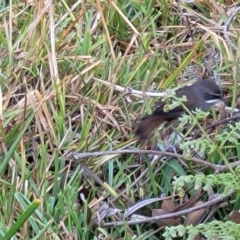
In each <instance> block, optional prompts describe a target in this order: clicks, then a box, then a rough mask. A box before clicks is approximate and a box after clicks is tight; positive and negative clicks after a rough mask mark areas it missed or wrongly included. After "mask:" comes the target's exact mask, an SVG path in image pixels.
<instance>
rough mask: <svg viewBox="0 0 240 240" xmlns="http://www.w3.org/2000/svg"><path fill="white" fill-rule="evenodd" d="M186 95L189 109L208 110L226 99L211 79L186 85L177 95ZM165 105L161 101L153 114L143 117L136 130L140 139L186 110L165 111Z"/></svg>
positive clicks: (185, 103) (177, 108)
mask: <svg viewBox="0 0 240 240" xmlns="http://www.w3.org/2000/svg"><path fill="white" fill-rule="evenodd" d="M184 95H185V96H186V98H187V101H186V102H184V105H185V106H186V107H187V108H188V109H189V110H195V109H196V108H198V109H201V110H202V111H205V112H206V111H208V110H209V109H210V107H211V106H212V105H213V104H214V103H215V102H217V101H218V100H224V99H223V97H222V94H221V90H220V88H219V86H218V85H217V84H216V82H215V81H213V80H209V79H202V80H198V81H196V82H195V83H193V84H192V85H189V86H188V85H187V86H184V87H182V88H179V89H178V90H177V91H176V97H179V98H180V97H182V96H184ZM164 105H165V103H163V102H162V101H160V103H159V106H157V108H156V109H155V110H154V111H153V113H152V114H150V115H148V116H145V117H143V118H142V119H141V121H140V123H139V125H138V126H137V129H136V131H135V134H136V135H137V136H138V138H139V140H140V141H145V140H147V139H148V138H149V136H150V134H151V133H152V131H153V130H154V129H155V128H156V127H158V126H159V125H160V124H161V123H163V122H165V121H167V122H169V121H172V120H175V119H177V118H178V117H180V116H181V115H182V114H183V113H184V112H185V111H184V109H183V107H182V106H178V107H176V108H174V109H172V110H170V111H168V112H164V111H163V109H164Z"/></svg>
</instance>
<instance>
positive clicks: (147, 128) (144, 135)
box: [135, 115, 165, 141]
mask: <svg viewBox="0 0 240 240" xmlns="http://www.w3.org/2000/svg"><path fill="white" fill-rule="evenodd" d="M164 121H165V120H164V119H163V118H161V117H159V116H154V115H149V116H146V117H143V118H142V119H141V122H140V123H139V125H138V126H137V129H136V130H135V134H136V135H137V136H138V138H139V140H140V141H145V140H147V139H148V137H149V136H150V134H151V133H152V131H153V130H154V129H155V128H156V127H158V126H159V125H160V124H161V123H163V122H164Z"/></svg>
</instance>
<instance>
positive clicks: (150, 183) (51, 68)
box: [0, 0, 240, 240]
mask: <svg viewBox="0 0 240 240" xmlns="http://www.w3.org/2000/svg"><path fill="white" fill-rule="evenodd" d="M220 2H221V5H220ZM179 4H180V5H178V4H177V3H176V2H174V1H165V0H157V1H149V0H148V1H143V0H140V1H137V0H132V1H122V0H116V1H99V0H96V1H65V0H61V1H55V2H54V4H52V2H51V1H49V2H47V1H38V2H37V1H27V2H21V1H20V2H19V1H15V0H11V1H9V2H8V1H2V2H1V5H0V22H1V26H2V27H1V28H0V79H1V83H0V100H1V101H0V119H1V120H0V143H1V147H0V153H1V154H0V158H1V161H0V187H1V194H0V206H1V208H0V209H1V211H0V224H1V225H0V236H1V238H3V237H4V236H5V238H4V239H13V240H15V239H164V238H163V237H162V233H163V232H164V230H162V229H158V228H157V226H156V225H155V224H153V223H151V222H148V223H145V224H135V225H131V226H128V225H127V224H126V223H125V224H123V225H121V226H119V227H110V228H105V227H103V226H98V227H96V226H94V224H95V222H94V219H95V220H96V218H94V216H95V215H96V212H97V209H98V208H99V206H101V204H102V203H103V202H105V203H106V204H107V206H108V207H110V208H112V209H115V210H116V209H120V210H122V211H124V210H125V209H126V208H127V207H128V206H131V205H133V204H134V203H136V202H138V201H139V200H141V199H147V198H154V197H157V196H160V194H161V193H164V194H165V195H166V196H175V195H174V194H175V191H174V189H173V186H172V181H173V178H174V177H180V176H185V175H188V174H193V175H195V174H196V173H198V172H203V173H204V174H206V175H207V174H209V173H212V172H213V171H212V169H211V168H208V167H206V166H205V165H201V164H200V165H199V164H196V163H194V162H191V161H183V160H181V159H179V158H176V157H174V156H171V157H170V156H168V157H167V156H165V157H163V156H158V157H156V156H155V157H154V156H151V155H150V156H149V155H146V154H120V155H119V154H118V152H117V151H119V150H122V149H126V148H127V149H129V148H130V149H144V148H145V149H149V150H155V149H163V150H165V147H166V145H168V143H169V142H168V140H167V139H168V136H169V134H168V133H166V134H165V135H161V138H160V137H159V134H157V133H156V134H154V135H153V137H152V138H151V139H149V141H148V142H147V143H145V145H144V146H141V145H140V144H139V143H137V142H136V141H135V139H134V134H133V129H134V127H135V126H136V124H137V119H139V118H140V117H141V116H143V115H144V114H146V113H150V112H151V109H152V106H153V105H154V103H155V102H156V99H155V98H146V97H145V96H144V94H143V95H142V96H140V97H135V96H133V95H131V93H129V92H128V89H127V87H128V88H132V89H135V90H140V91H141V90H142V91H161V90H162V89H165V88H169V87H173V86H175V85H178V84H179V85H181V84H182V83H183V80H184V79H189V77H187V76H188V75H189V74H190V75H191V78H190V79H193V78H196V77H198V78H202V77H206V73H208V72H210V73H211V74H212V75H213V74H215V75H216V76H217V78H219V79H221V85H222V88H223V90H224V94H225V97H226V99H227V100H228V101H229V102H230V103H229V106H231V107H235V106H236V104H237V97H238V89H237V85H238V79H239V50H237V51H235V50H234V49H233V48H232V46H231V45H229V44H228V43H227V41H226V39H225V38H224V35H223V34H222V32H221V31H222V30H221V26H222V25H221V24H222V23H223V22H224V21H225V19H226V17H227V14H226V12H225V8H224V7H225V6H227V4H228V3H227V1H225V2H224V3H223V1H218V2H217V1H211V2H209V1H197V2H196V3H195V4H194V5H191V4H190V5H185V4H183V3H180V2H179ZM229 8H230V6H229ZM184 16H188V18H187V19H186V17H184ZM187 23H188V24H189V26H190V28H191V34H190V33H189V30H190V29H189V27H188V24H187ZM238 23H239V15H237V16H236V17H235V19H234V20H233V24H232V25H231V27H230V29H229V31H228V34H229V36H230V38H231V40H232V41H233V42H234V44H235V45H236V46H239V40H238V39H239V38H238V35H239V31H238V28H236V27H235V26H237V24H238ZM238 49H239V48H238ZM209 56H210V57H209ZM208 57H209V58H210V59H209V58H208ZM207 59H208V61H207ZM191 67H193V69H194V73H193V74H192V72H191ZM204 72H205V73H204ZM121 87H122V88H121ZM218 117H219V115H217V116H216V117H215V118H216V119H215V120H217V118H218ZM225 127H226V126H225ZM219 131H220V132H221V130H219ZM232 131H233V132H237V131H239V129H233V130H232ZM203 135H204V134H203ZM215 135H217V132H214V133H212V135H211V139H212V140H213V142H214V140H215V138H214V137H215ZM188 137H189V136H184V141H186V142H187V141H188V139H189V138H188ZM228 139H231V136H230V134H229V136H228ZM214 143H215V144H216V146H218V142H214ZM221 144H222V145H221ZM219 146H222V147H221V149H218V150H217V151H214V152H213V153H209V152H207V148H206V149H201V150H204V151H205V153H206V155H207V159H208V160H209V161H210V162H211V163H215V164H217V163H218V161H219V160H220V159H223V158H224V159H227V160H229V161H231V162H234V161H236V160H237V159H239V153H240V149H239V146H238V142H237V140H236V139H234V140H232V141H230V140H229V141H225V142H220V143H219ZM103 151H115V152H113V153H112V154H110V155H104V156H97V157H94V156H93V157H89V158H82V159H80V160H74V159H73V153H74V152H80V153H82V152H103ZM176 151H177V152H178V153H179V154H181V153H182V152H181V150H180V149H179V148H178V147H177V148H176ZM219 152H220V155H219ZM219 156H223V157H221V158H220V157H219ZM153 157H154V160H153V159H152V158H153ZM220 163H221V164H223V163H222V162H220ZM220 163H219V164H220ZM83 169H85V170H83ZM228 171H230V169H229V170H228ZM82 188H83V189H87V190H86V191H87V193H88V196H89V197H88V201H83V203H82V204H79V202H78V198H79V191H80V190H81V189H82ZM220 190H221V187H219V188H218V187H216V188H214V191H216V192H218V191H220ZM190 193H191V194H190V195H189V197H190V196H191V195H193V194H194V193H193V192H191V191H190ZM203 198H204V199H205V200H206V199H207V194H206V193H205V195H204V197H203ZM174 199H175V198H174ZM236 199H237V200H236ZM238 199H239V195H238V194H237V193H234V194H233V195H232V196H231V197H229V199H227V200H225V202H224V203H223V204H226V205H225V207H222V208H221V209H220V210H219V213H218V214H217V213H216V214H215V215H214V214H213V215H212V217H213V218H215V219H219V220H221V221H225V219H226V217H227V216H228V214H229V212H230V211H231V210H232V209H237V208H238V205H239V200H238ZM175 201H178V200H177V198H176V199H175ZM36 202H37V203H38V204H39V206H37V205H34V204H36ZM31 204H33V205H34V207H36V208H37V209H36V210H35V208H34V209H33V208H31V207H32V206H33V205H31ZM160 204H161V202H156V203H154V204H152V205H148V206H144V207H143V208H142V211H140V214H142V215H144V216H151V210H152V208H160ZM29 208H30V209H31V210H32V212H33V211H34V210H35V211H34V213H32V212H29ZM103 213H106V212H105V211H103ZM94 214H95V215H94ZM98 214H99V212H98ZM121 214H122V213H118V214H115V215H114V216H112V217H111V218H104V216H103V217H102V219H103V220H102V219H101V220H102V221H101V222H107V221H114V220H115V221H119V220H122V219H123V217H122V215H121ZM91 215H92V218H91ZM22 216H27V217H26V219H28V220H27V221H25V220H26V219H23V218H22ZM219 216H220V217H219ZM16 226H19V227H18V228H17V229H16ZM185 238H186V236H185ZM183 239H184V238H183Z"/></svg>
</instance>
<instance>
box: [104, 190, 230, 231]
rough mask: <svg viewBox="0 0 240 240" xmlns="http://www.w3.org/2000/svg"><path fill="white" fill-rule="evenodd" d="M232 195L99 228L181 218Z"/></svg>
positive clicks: (218, 196)
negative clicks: (183, 208) (158, 214)
mask: <svg viewBox="0 0 240 240" xmlns="http://www.w3.org/2000/svg"><path fill="white" fill-rule="evenodd" d="M232 193H233V190H231V191H229V193H228V194H227V195H225V196H222V195H220V194H219V195H217V197H216V198H213V199H210V200H209V201H207V202H205V203H203V204H200V205H197V206H194V207H191V208H188V209H185V210H182V211H178V212H175V213H168V214H164V215H161V216H157V217H146V218H144V219H139V220H130V221H118V222H110V223H103V224H101V227H106V228H107V227H116V226H122V225H125V224H127V225H133V224H141V223H146V222H156V221H159V220H161V219H167V218H173V217H178V216H181V215H186V214H188V213H191V212H194V211H196V210H199V209H202V208H206V207H210V206H213V205H215V204H217V203H219V202H221V201H223V200H224V198H226V197H228V196H230V195H231V194H232Z"/></svg>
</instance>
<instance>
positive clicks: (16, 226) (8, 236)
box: [2, 199, 41, 240]
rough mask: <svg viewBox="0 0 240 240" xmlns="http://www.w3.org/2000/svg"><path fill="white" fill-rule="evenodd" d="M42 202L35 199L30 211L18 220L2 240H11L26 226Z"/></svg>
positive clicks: (29, 208)
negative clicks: (25, 223) (26, 222)
mask: <svg viewBox="0 0 240 240" xmlns="http://www.w3.org/2000/svg"><path fill="white" fill-rule="evenodd" d="M40 203H41V201H40V199H35V200H34V201H33V202H32V204H31V205H30V206H29V207H28V209H27V210H26V211H25V212H24V213H23V214H22V215H21V216H20V217H19V218H18V220H17V221H16V223H15V224H13V226H12V227H11V228H10V229H9V231H8V232H7V233H6V235H5V236H4V237H3V239H2V240H8V239H11V237H13V236H14V234H15V233H16V232H17V231H18V230H19V228H20V227H21V226H22V225H23V224H24V222H25V221H26V220H27V219H28V218H29V217H30V216H31V215H32V214H33V212H34V211H35V210H36V209H37V208H38V206H39V205H40Z"/></svg>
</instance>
